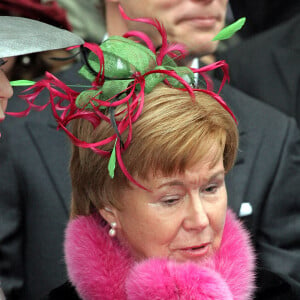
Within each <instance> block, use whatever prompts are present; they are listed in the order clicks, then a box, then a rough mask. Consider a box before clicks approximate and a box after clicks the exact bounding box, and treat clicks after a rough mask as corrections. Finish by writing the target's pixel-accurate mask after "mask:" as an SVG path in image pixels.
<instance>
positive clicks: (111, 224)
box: [108, 222, 117, 237]
mask: <svg viewBox="0 0 300 300" xmlns="http://www.w3.org/2000/svg"><path fill="white" fill-rule="evenodd" d="M110 226H111V229H109V232H108V234H109V236H111V237H114V236H115V235H116V233H117V232H116V227H117V223H116V222H111V223H110Z"/></svg>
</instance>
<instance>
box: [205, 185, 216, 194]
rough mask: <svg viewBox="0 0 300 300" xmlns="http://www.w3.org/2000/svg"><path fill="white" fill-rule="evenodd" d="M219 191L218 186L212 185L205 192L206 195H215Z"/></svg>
mask: <svg viewBox="0 0 300 300" xmlns="http://www.w3.org/2000/svg"><path fill="white" fill-rule="evenodd" d="M217 189H218V185H217V184H211V185H209V186H208V187H206V188H205V190H204V191H205V192H206V193H210V194H213V193H215V192H216V191H217Z"/></svg>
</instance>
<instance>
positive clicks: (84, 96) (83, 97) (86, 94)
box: [76, 90, 99, 108]
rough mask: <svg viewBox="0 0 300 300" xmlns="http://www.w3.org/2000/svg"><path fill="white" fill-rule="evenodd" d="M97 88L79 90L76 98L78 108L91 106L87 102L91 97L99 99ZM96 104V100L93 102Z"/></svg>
mask: <svg viewBox="0 0 300 300" xmlns="http://www.w3.org/2000/svg"><path fill="white" fill-rule="evenodd" d="M98 93H99V91H98V90H86V91H83V92H81V93H80V94H79V95H78V96H77V98H76V106H77V107H78V108H84V107H85V108H93V107H92V105H91V104H90V103H89V102H90V100H91V99H92V98H95V99H99V95H97V94H98ZM94 104H95V105H97V103H96V102H94Z"/></svg>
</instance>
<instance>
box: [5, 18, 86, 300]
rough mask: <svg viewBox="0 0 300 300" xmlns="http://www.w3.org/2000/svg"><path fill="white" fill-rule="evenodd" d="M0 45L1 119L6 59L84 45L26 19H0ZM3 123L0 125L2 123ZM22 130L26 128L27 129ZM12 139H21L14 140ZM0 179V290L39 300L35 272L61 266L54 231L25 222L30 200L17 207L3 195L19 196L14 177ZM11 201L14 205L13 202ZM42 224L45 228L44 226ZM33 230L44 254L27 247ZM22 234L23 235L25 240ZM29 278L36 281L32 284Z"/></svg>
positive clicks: (39, 222) (8, 162)
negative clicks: (12, 191)
mask: <svg viewBox="0 0 300 300" xmlns="http://www.w3.org/2000/svg"><path fill="white" fill-rule="evenodd" d="M0 41H1V43H0V65H1V66H0V104H1V105H0V108H1V110H0V112H2V113H1V114H3V112H4V111H5V110H6V105H7V100H8V98H10V97H11V96H12V88H11V86H10V83H9V81H8V79H7V77H6V75H5V73H4V71H3V70H2V68H4V67H5V66H7V64H8V63H9V62H8V59H7V58H8V57H10V56H13V57H18V56H19V55H21V56H22V55H27V54H31V53H36V52H39V51H48V50H51V51H52V50H56V49H60V48H67V47H70V46H75V45H81V44H83V40H82V39H81V38H80V37H78V36H76V35H74V34H73V33H71V32H69V31H67V30H63V29H59V28H57V27H54V26H51V25H48V24H45V23H41V22H38V21H35V20H31V19H28V18H21V17H11V16H0ZM14 100H15V99H14ZM11 101H13V100H11ZM1 119H2V120H3V118H1ZM4 123H6V122H4ZM8 123H9V121H8ZM1 125H2V123H1ZM23 125H24V124H23ZM23 125H22V126H23ZM24 126H25V127H26V125H24ZM36 127H37V128H38V127H39V124H36ZM2 128H3V127H2ZM2 128H1V130H0V132H1V133H2V137H1V139H0V148H1V150H0V152H1V153H0V165H1V166H7V165H11V160H10V158H9V153H8V152H7V151H6V150H7V149H6V146H5V143H3V142H4V140H5V139H6V138H7V136H6V133H7V132H6V131H5V130H2ZM10 128H11V129H12V130H13V132H14V133H17V132H18V131H19V130H18V128H17V127H14V123H12V124H11V125H10ZM21 131H22V130H21ZM13 136H14V134H12V138H13ZM14 138H16V139H17V140H18V139H19V138H18V137H17V136H15V137H14ZM21 140H22V138H21V139H19V141H21ZM31 144H32V142H29V143H25V144H24V147H25V148H30V147H31ZM2 147H3V149H2ZM23 150H24V149H21V148H19V149H18V151H20V152H19V154H20V153H22V152H23ZM23 153H24V152H23ZM21 156H22V155H21ZM19 158H20V159H21V160H24V161H30V164H31V169H34V166H35V164H36V162H35V161H31V160H30V158H29V157H26V156H25V157H24V156H23V157H19ZM1 172H2V171H1ZM1 172H0V173H1ZM2 175H4V176H5V177H6V179H5V180H4V178H1V179H0V186H1V188H2V191H3V192H4V193H3V198H2V197H0V198H1V201H0V286H1V287H2V288H3V290H4V293H5V294H6V296H7V299H38V298H39V296H38V291H40V290H41V289H42V290H43V288H45V287H44V285H45V286H46V288H45V289H47V288H49V287H51V286H52V284H51V280H48V278H47V280H44V278H43V276H40V277H39V274H38V272H39V271H41V270H45V269H44V268H48V269H47V272H49V274H51V273H52V274H53V272H52V270H51V266H52V265H54V264H59V259H56V258H57V252H58V251H56V249H55V246H54V245H51V242H54V244H55V243H56V239H54V241H52V240H51V238H50V237H51V236H53V233H52V230H55V224H54V225H53V224H51V223H50V222H47V221H48V220H47V219H45V215H44V216H43V215H42V214H40V215H39V217H40V218H41V219H38V218H37V219H35V217H34V216H32V215H31V217H32V218H33V219H30V216H28V217H29V220H28V219H26V218H25V217H24V214H25V212H26V211H27V210H26V206H27V205H28V204H30V203H31V200H30V199H29V198H30V196H29V194H27V196H26V197H25V198H24V199H23V200H24V202H23V203H22V204H21V205H20V206H19V204H20V203H16V202H15V201H14V199H9V198H7V197H6V196H5V195H6V193H7V191H8V190H9V189H10V188H14V189H16V192H17V194H19V193H20V190H19V188H18V184H16V182H15V181H14V177H13V176H10V175H11V174H9V173H5V171H4V174H2ZM40 175H41V174H40ZM21 182H22V186H23V187H28V188H29V189H31V188H32V186H31V185H32V184H34V182H30V181H27V180H26V179H25V177H23V179H22V180H21ZM21 189H22V188H21ZM10 200H12V201H10ZM15 200H17V198H16V199H15ZM50 205H51V204H50ZM35 206H39V203H35V204H34V205H33V206H32V207H31V208H28V210H29V211H32V210H34V207H35ZM27 221H28V222H27ZM30 222H32V223H30ZM35 222H36V223H35ZM45 223H46V224H47V225H45ZM16 224H18V225H16ZM31 225H32V227H31ZM35 230H40V231H41V234H42V235H44V236H49V238H50V240H49V239H46V240H45V241H44V242H45V243H44V242H42V240H41V239H40V240H39V243H40V244H41V245H43V246H44V247H45V248H43V249H40V250H44V249H46V251H38V249H35V245H34V244H33V243H30V239H31V238H33V239H34V238H37V237H38V235H37V234H36V232H35ZM24 232H27V233H28V235H26V234H25V233H24ZM35 250H36V251H35ZM47 251H49V252H50V253H48V252H47ZM29 253H30V254H29ZM28 256H30V258H28ZM32 260H34V261H35V264H32ZM45 262H46V263H45ZM62 269H63V268H62ZM29 274H30V275H29ZM63 274H64V273H63V271H62V272H60V273H57V274H55V277H54V278H53V281H55V279H57V280H59V278H64V275H63ZM31 276H33V277H34V280H31Z"/></svg>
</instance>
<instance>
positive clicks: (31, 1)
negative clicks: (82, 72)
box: [0, 0, 74, 80]
mask: <svg viewBox="0 0 300 300" xmlns="http://www.w3.org/2000/svg"><path fill="white" fill-rule="evenodd" d="M0 15H2V16H18V17H24V18H29V19H33V20H38V21H40V22H44V23H47V24H50V25H53V26H55V27H58V28H61V29H66V30H69V31H72V26H71V24H70V22H69V20H68V18H67V13H66V11H65V10H64V9H63V8H62V7H60V6H59V5H58V3H57V2H56V1H47V2H45V3H43V2H42V1H41V0H3V1H1V2H0ZM69 56H70V52H68V51H66V50H65V49H55V50H50V51H45V52H39V53H29V54H24V55H19V56H18V57H9V58H7V63H6V66H5V67H4V71H5V73H6V75H7V77H8V78H9V80H17V79H28V80H31V79H33V78H36V77H39V76H41V75H43V74H44V73H45V71H49V72H58V71H60V70H62V69H63V68H66V67H68V66H70V64H71V63H73V62H74V59H64V58H67V57H69ZM54 58H55V59H54Z"/></svg>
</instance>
